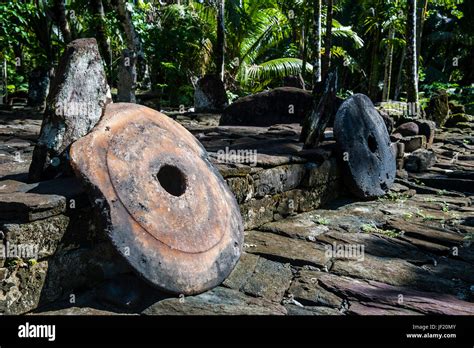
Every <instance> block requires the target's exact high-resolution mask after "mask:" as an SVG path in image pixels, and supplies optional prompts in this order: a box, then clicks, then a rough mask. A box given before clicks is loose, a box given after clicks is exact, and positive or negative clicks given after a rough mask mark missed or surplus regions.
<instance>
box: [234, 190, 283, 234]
mask: <svg viewBox="0 0 474 348" xmlns="http://www.w3.org/2000/svg"><path fill="white" fill-rule="evenodd" d="M274 208H275V201H274V200H273V198H272V197H271V196H266V197H264V198H262V199H258V200H257V199H254V198H252V199H251V200H250V201H249V202H246V203H244V204H242V205H240V213H241V215H242V219H243V222H244V229H246V230H248V229H252V228H256V227H258V226H261V225H263V224H265V223H267V222H270V221H273V210H274Z"/></svg>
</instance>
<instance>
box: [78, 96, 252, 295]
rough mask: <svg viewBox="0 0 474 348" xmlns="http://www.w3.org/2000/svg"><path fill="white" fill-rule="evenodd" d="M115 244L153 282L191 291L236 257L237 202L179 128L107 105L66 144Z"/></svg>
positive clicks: (134, 108)
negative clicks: (88, 128)
mask: <svg viewBox="0 0 474 348" xmlns="http://www.w3.org/2000/svg"><path fill="white" fill-rule="evenodd" d="M70 157H71V163H72V166H73V168H74V170H75V172H76V174H77V175H79V176H80V177H82V178H83V179H84V180H85V181H86V183H87V184H88V185H89V186H90V188H91V190H90V192H91V194H92V198H93V201H94V204H95V205H96V206H99V207H100V208H101V213H102V217H103V218H104V221H105V228H106V230H107V233H108V235H109V237H110V238H111V240H112V242H113V244H114V246H115V247H116V248H117V250H118V251H119V252H120V253H121V254H122V255H123V256H124V257H125V258H126V260H127V261H128V262H129V263H130V264H131V266H132V267H133V268H134V269H135V270H136V272H137V273H138V274H139V275H141V276H142V277H144V278H145V279H146V280H148V281H149V282H151V283H152V284H154V285H155V286H157V287H159V288H161V289H163V290H166V291H169V292H173V293H177V294H195V293H199V292H203V291H205V290H208V289H210V288H212V287H214V286H216V285H218V284H220V283H221V282H222V281H223V280H224V279H225V278H226V277H227V276H228V275H229V273H230V272H231V271H232V269H233V268H234V266H235V264H236V263H237V261H238V259H239V257H240V254H241V251H242V244H243V225H242V218H241V216H240V210H239V207H238V205H237V202H236V200H235V198H234V196H233V195H232V193H231V192H230V190H229V188H228V186H227V185H226V183H225V181H224V179H223V178H222V177H221V175H220V174H219V173H218V171H217V170H216V169H215V168H214V167H213V165H212V164H211V163H210V162H209V160H208V159H207V153H206V151H205V150H204V148H203V147H202V146H201V144H200V143H199V142H198V141H197V140H196V139H195V138H194V137H193V136H192V134H190V133H189V132H188V131H187V130H186V129H185V128H184V127H182V126H181V125H179V124H178V123H176V122H174V121H173V120H171V119H170V118H168V117H166V116H165V115H163V114H160V113H159V112H157V111H154V110H152V109H149V108H147V107H144V106H140V105H135V104H127V103H117V104H110V105H108V106H107V108H106V111H105V114H104V116H103V117H102V119H101V121H100V122H99V124H98V125H97V126H96V127H95V128H94V129H93V131H92V132H91V133H90V134H89V135H87V136H86V137H83V138H81V139H79V140H78V141H77V142H75V143H74V144H73V145H72V146H71V150H70Z"/></svg>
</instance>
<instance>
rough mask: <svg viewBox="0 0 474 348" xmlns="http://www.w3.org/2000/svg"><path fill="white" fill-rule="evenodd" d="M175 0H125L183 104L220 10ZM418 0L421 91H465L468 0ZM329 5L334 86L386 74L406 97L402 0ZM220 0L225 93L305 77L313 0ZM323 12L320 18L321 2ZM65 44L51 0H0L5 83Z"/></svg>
mask: <svg viewBox="0 0 474 348" xmlns="http://www.w3.org/2000/svg"><path fill="white" fill-rule="evenodd" d="M169 2H170V3H171V2H172V1H169ZM174 2H175V3H176V1H174ZM65 3H66V9H67V14H66V15H67V19H68V21H69V25H70V28H71V34H72V37H73V38H78V37H91V36H95V34H96V24H97V20H98V18H97V14H95V13H94V12H93V11H92V10H91V9H90V8H91V6H90V2H89V1H86V0H74V1H71V0H67V1H66V2H65ZM102 3H103V6H104V9H105V13H106V16H105V28H106V34H107V37H108V38H109V41H110V47H111V49H112V58H113V59H112V62H113V63H112V67H111V69H110V75H111V76H110V81H111V82H112V85H115V83H116V78H117V76H116V74H117V64H118V61H119V57H120V51H121V49H123V48H124V47H125V46H126V43H125V42H126V38H125V34H124V32H123V28H122V26H121V25H120V20H119V18H118V16H117V14H116V12H115V8H114V5H113V0H103V1H102ZM179 3H180V4H169V5H160V4H159V2H158V1H147V0H139V1H129V3H128V8H129V10H130V11H131V12H132V14H133V16H132V18H133V24H134V26H135V28H136V31H137V33H138V35H139V37H140V40H141V42H142V46H143V49H144V56H145V63H146V65H147V66H148V68H149V73H150V79H151V87H152V89H153V90H155V91H158V92H159V93H160V95H161V97H162V99H163V103H164V104H168V103H169V104H172V105H180V104H185V105H189V104H192V95H193V85H192V81H193V79H195V78H196V77H199V76H202V75H204V74H205V73H212V72H215V69H216V67H215V65H214V60H213V59H212V57H213V49H214V47H215V45H216V30H217V29H216V28H217V24H216V23H217V21H216V13H217V10H216V1H215V0H212V1H211V0H206V1H197V0H195V1H192V0H188V1H180V2H179ZM324 3H325V1H323V4H324ZM418 4H419V5H418V6H419V7H420V9H419V14H420V17H422V16H423V18H426V20H423V21H422V23H421V25H422V28H423V30H422V35H421V37H422V41H421V47H420V53H421V55H420V59H419V64H420V69H419V75H420V85H421V86H420V91H421V92H422V94H423V93H424V97H425V98H426V97H428V96H429V95H430V94H431V93H432V92H433V91H434V90H435V89H436V88H438V87H442V86H445V87H446V86H447V87H450V86H452V87H453V88H454V89H453V90H454V91H457V92H459V91H460V87H464V91H467V92H464V96H463V97H462V98H464V99H466V98H469V93H472V90H471V92H469V90H467V89H466V87H469V86H470V85H472V84H473V83H474V72H473V69H472V63H473V62H474V56H473V52H474V47H473V46H474V26H473V25H472V24H471V23H470V21H471V20H472V18H473V17H474V4H473V1H466V0H465V1H459V0H426V1H424V0H419V1H418ZM425 4H426V10H427V11H425V9H424V8H423V6H424V5H425ZM334 5H335V9H334V20H333V23H332V27H333V41H332V49H331V52H332V57H333V58H332V67H333V68H337V70H338V73H339V88H340V94H341V95H347V94H350V93H355V92H362V93H366V94H368V95H369V96H371V98H372V99H374V100H381V98H382V90H383V88H384V84H385V85H386V84H387V83H388V86H389V88H388V89H389V90H388V92H387V93H388V97H389V98H390V99H394V98H398V99H403V98H404V91H405V88H404V70H403V69H404V67H403V65H402V61H403V58H402V57H403V55H404V51H405V50H404V47H405V45H406V37H405V22H406V0H390V1H389V0H360V1H352V0H338V1H337V0H335V1H334ZM225 6H226V8H225V22H226V57H225V64H226V65H225V67H226V75H225V82H226V85H227V88H228V90H229V93H231V94H233V95H244V94H248V93H252V92H257V91H261V90H263V89H265V88H269V87H275V86H279V85H281V83H282V80H283V77H285V76H290V75H298V74H303V76H304V78H305V82H306V86H307V87H308V88H310V87H311V80H312V78H311V73H310V72H311V70H312V64H311V63H312V56H313V52H312V47H313V41H312V40H314V28H313V25H312V23H313V2H312V0H226V5H225ZM322 17H323V23H324V22H325V18H326V6H323V13H322ZM324 28H325V26H323V35H325V31H324ZM65 44H66V43H65V40H64V39H63V35H62V34H61V31H60V28H59V24H58V15H57V13H56V9H55V2H54V1H52V0H23V1H20V0H9V1H5V2H2V3H0V55H1V56H0V58H1V59H2V60H3V59H5V60H6V62H7V67H8V85H9V91H10V92H13V91H19V90H25V89H27V77H28V74H29V73H30V72H31V71H32V70H33V69H34V68H35V67H38V66H44V67H46V68H51V67H54V66H55V65H56V64H57V60H58V57H59V56H60V53H61V51H62V49H64V47H65ZM387 52H388V53H391V54H392V55H393V64H392V65H390V66H389V67H388V70H389V71H390V73H391V74H390V76H389V78H388V81H387V76H384V69H385V70H387V67H386V62H388V61H389V60H388V59H386V56H387V54H388V53H387ZM323 53H324V52H323ZM304 66H305V67H306V71H305V72H303V69H304ZM456 88H458V89H456ZM454 94H456V93H454ZM466 96H467V97H466ZM422 97H423V95H422ZM464 99H463V101H466V100H464Z"/></svg>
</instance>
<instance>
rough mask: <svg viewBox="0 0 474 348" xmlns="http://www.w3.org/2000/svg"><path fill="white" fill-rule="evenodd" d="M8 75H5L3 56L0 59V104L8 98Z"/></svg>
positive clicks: (5, 66)
mask: <svg viewBox="0 0 474 348" xmlns="http://www.w3.org/2000/svg"><path fill="white" fill-rule="evenodd" d="M7 80H8V75H7V59H6V58H3V60H2V71H1V81H0V82H1V84H0V88H1V89H0V104H3V102H4V100H5V104H6V103H7V98H8V90H7V85H8V81H7Z"/></svg>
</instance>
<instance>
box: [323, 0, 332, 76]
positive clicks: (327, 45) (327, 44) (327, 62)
mask: <svg viewBox="0 0 474 348" xmlns="http://www.w3.org/2000/svg"><path fill="white" fill-rule="evenodd" d="M333 16H334V8H333V0H327V10H326V36H325V40H324V58H323V67H322V72H323V81H326V77H327V75H328V73H329V69H330V67H331V47H332V20H333Z"/></svg>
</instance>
